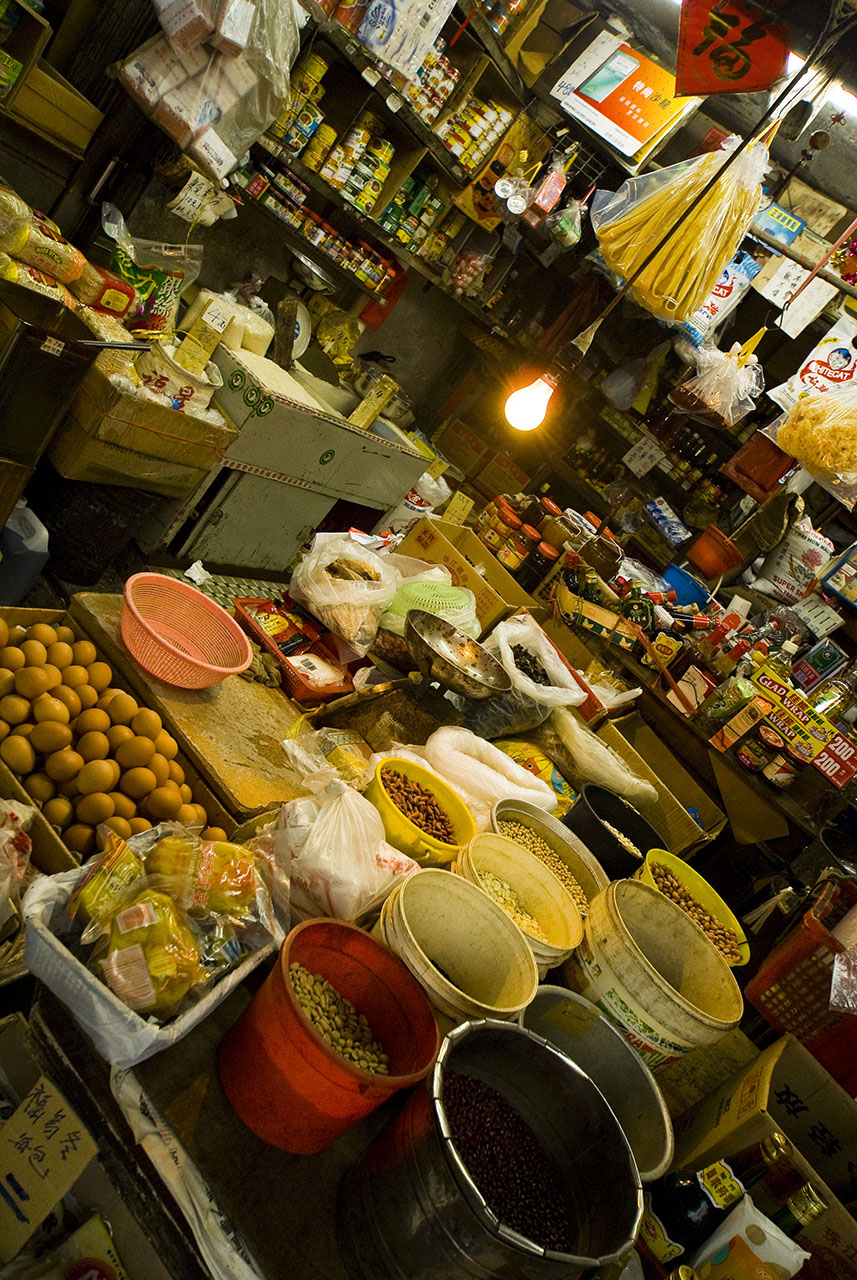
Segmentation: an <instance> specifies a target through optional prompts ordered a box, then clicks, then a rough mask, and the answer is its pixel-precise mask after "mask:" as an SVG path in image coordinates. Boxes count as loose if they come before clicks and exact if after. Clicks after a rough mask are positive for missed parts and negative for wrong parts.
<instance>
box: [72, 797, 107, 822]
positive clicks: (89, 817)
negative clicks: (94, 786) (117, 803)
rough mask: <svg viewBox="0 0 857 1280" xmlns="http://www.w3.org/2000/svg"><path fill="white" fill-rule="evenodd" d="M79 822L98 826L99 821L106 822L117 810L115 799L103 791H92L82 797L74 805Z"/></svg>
mask: <svg viewBox="0 0 857 1280" xmlns="http://www.w3.org/2000/svg"><path fill="white" fill-rule="evenodd" d="M74 812H75V814H76V816H77V820H78V822H84V823H86V825H87V826H90V827H97V826H98V824H99V822H106V821H107V819H108V818H112V817H113V814H114V812H115V809H114V805H113V801H112V800H111V799H110V796H108V795H107V794H106V793H105V792H103V791H90V792H89V793H88V794H87V795H83V796H81V797H80V799H79V800H78V801H76V803H75V806H74Z"/></svg>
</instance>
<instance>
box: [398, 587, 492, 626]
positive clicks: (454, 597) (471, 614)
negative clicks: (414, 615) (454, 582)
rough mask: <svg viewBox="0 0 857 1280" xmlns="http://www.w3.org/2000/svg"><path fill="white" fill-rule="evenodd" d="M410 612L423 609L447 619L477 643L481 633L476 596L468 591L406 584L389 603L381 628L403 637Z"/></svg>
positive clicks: (460, 588)
mask: <svg viewBox="0 0 857 1280" xmlns="http://www.w3.org/2000/svg"><path fill="white" fill-rule="evenodd" d="M409 609H424V610H425V612H426V613H433V614H435V616H436V617H438V618H444V619H446V621H447V622H451V623H452V625H453V626H454V627H458V629H459V631H463V632H464V634H465V635H468V636H471V637H472V639H474V640H475V639H477V637H478V635H479V633H480V631H481V630H482V628H481V626H480V625H479V619H478V618H477V617H476V602H475V599H474V596H473V592H472V591H468V590H467V589H466V588H465V587H453V586H449V585H448V584H447V583H445V582H406V583H405V584H404V586H401V587H399V590H398V591H397V592H396V594H395V595H394V596H393V599H392V600H391V601H390V604H389V607H388V608H387V610H386V612H385V613H384V616H383V617H382V619H381V626H382V627H385V628H386V629H387V631H392V632H393V633H394V634H395V635H397V636H402V635H404V634H405V615H406V614H407V612H408V610H409Z"/></svg>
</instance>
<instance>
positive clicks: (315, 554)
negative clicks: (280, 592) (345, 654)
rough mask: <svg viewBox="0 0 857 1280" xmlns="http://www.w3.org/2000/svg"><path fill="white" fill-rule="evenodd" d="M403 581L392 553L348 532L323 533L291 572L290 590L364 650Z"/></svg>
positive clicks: (295, 596)
mask: <svg viewBox="0 0 857 1280" xmlns="http://www.w3.org/2000/svg"><path fill="white" fill-rule="evenodd" d="M401 581H402V576H401V573H400V572H399V570H398V569H397V568H396V566H395V564H394V563H392V562H391V560H390V559H389V557H383V556H379V555H376V554H375V552H374V551H370V550H368V549H367V548H365V547H363V546H362V545H361V544H360V542H358V541H357V540H356V539H354V538H352V537H349V536H347V535H343V534H338V533H318V534H316V536H315V538H314V539H313V543H312V547H311V548H310V550H309V552H308V554H307V555H306V556H305V557H304V559H303V560H302V561H301V563H300V564H299V565H298V567H297V569H295V571H294V573H293V574H292V581H291V585H290V587H289V594H290V595H291V597H292V599H293V600H296V601H297V602H298V603H299V604H304V605H306V607H307V608H308V609H309V610H310V611H311V612H312V613H314V614H315V616H316V617H317V618H318V619H319V621H320V622H323V623H324V625H325V626H326V627H327V628H328V630H329V631H332V632H333V633H334V634H335V635H337V636H341V638H342V639H343V640H347V641H348V643H349V644H352V645H353V646H354V647H355V649H356V650H357V651H358V653H360V654H365V653H366V651H367V650H368V649H369V646H370V645H371V644H372V641H373V640H374V639H375V634H376V632H377V630H378V625H379V623H380V620H381V615H382V613H383V612H384V610H385V609H386V607H387V605H388V604H389V603H390V601H391V600H392V599H393V596H394V595H395V594H396V590H397V588H398V587H399V585H400V583H401Z"/></svg>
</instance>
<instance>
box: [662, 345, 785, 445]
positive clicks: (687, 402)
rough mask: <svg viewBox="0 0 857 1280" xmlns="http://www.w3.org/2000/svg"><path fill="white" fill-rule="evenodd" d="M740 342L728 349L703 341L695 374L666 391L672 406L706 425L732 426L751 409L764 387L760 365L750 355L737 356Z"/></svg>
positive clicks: (722, 427) (717, 426) (716, 426)
mask: <svg viewBox="0 0 857 1280" xmlns="http://www.w3.org/2000/svg"><path fill="white" fill-rule="evenodd" d="M741 350H742V349H741V345H740V343H737V342H736V343H733V345H732V347H731V348H730V349H729V351H727V352H724V351H720V350H718V348H717V347H715V346H711V345H706V346H702V347H700V348H699V351H698V352H697V353H696V375H695V376H694V377H692V378H688V379H687V380H686V381H685V382H682V383H680V384H679V385H678V386H677V387H675V388H674V389H673V390H672V391H671V392H670V394H669V398H670V400H671V401H672V403H673V404H674V405H675V406H676V408H678V409H680V410H681V411H682V413H685V414H687V416H688V417H689V418H693V419H694V420H695V421H697V422H702V423H705V425H706V426H709V427H715V428H719V429H725V428H728V427H734V426H735V424H736V423H738V422H740V421H741V419H742V418H746V416H747V414H748V413H752V411H753V410H754V409H755V407H756V405H755V401H756V398H757V397H758V396H760V395H761V394H762V392H763V391H764V389H765V378H764V374H763V373H762V366H761V365H760V364H759V362H758V360H757V359H756V357H755V356H754V355H752V354H751V355H749V356H747V358H746V361H744V360H742V358H741Z"/></svg>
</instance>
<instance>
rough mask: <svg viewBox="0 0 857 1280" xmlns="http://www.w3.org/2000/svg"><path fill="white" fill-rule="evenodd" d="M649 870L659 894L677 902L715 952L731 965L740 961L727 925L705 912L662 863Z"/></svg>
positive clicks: (736, 947)
mask: <svg viewBox="0 0 857 1280" xmlns="http://www.w3.org/2000/svg"><path fill="white" fill-rule="evenodd" d="M651 870H652V878H653V879H654V882H655V884H656V885H657V886H658V888H659V889H660V891H661V893H662V894H664V895H665V897H667V898H671V899H672V901H673V902H677V903H678V905H679V906H680V907H681V909H682V911H686V912H687V914H688V915H689V916H690V918H691V920H695V921H696V923H697V924H698V925H699V927H700V929H701V930H702V932H703V933H704V934H705V935H706V937H708V938H710V939H711V941H712V942H713V943H714V945H715V947H716V948H717V950H718V951H720V952H721V953H722V955H723V957H724V959H726V960H728V961H730V962H731V963H734V962H735V961H737V960H740V959H741V952H740V951H739V950H738V939H737V938H736V937H735V931H734V930H733V929H730V928H729V927H728V925H724V924H721V922H720V921H719V920H718V919H717V917H716V916H713V915H712V914H711V912H710V911H706V909H705V907H704V906H703V905H702V903H701V902H697V900H696V898H694V897H693V895H692V894H691V893H689V892H688V891H687V889H685V887H684V885H683V884H682V883H681V881H680V880H679V878H678V876H676V875H675V874H674V872H672V871H670V869H669V867H665V866H664V864H663V863H662V862H652V865H651Z"/></svg>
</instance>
